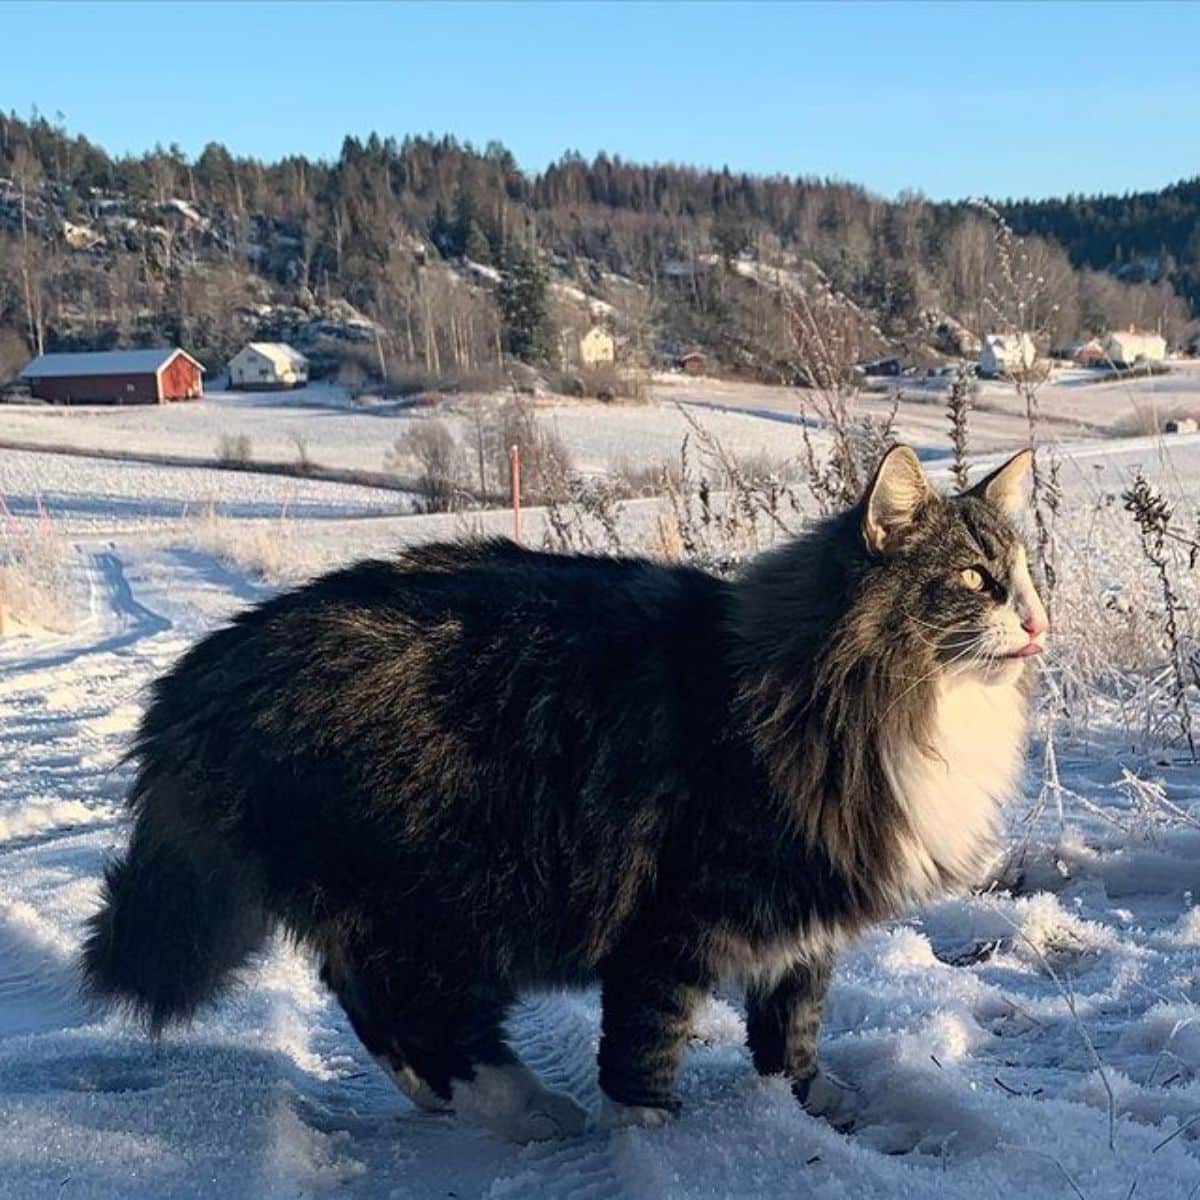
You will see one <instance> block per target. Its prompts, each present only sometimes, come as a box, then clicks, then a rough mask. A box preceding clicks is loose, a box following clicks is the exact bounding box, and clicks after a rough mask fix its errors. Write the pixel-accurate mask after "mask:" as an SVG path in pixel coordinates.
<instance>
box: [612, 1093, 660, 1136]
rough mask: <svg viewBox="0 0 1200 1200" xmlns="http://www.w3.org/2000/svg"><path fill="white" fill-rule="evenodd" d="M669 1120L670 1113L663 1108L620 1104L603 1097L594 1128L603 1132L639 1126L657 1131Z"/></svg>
mask: <svg viewBox="0 0 1200 1200" xmlns="http://www.w3.org/2000/svg"><path fill="white" fill-rule="evenodd" d="M670 1120H671V1112H670V1110H669V1109H665V1108H653V1107H651V1106H649V1105H645V1104H621V1103H620V1102H618V1101H616V1100H610V1099H609V1098H608V1097H607V1096H605V1097H604V1100H603V1102H602V1103H601V1105H600V1115H599V1117H597V1119H596V1128H597V1129H600V1130H603V1131H605V1132H608V1131H611V1130H613V1129H628V1128H629V1127H630V1126H631V1125H640V1126H641V1127H642V1128H644V1129H657V1128H658V1127H659V1126H660V1125H665V1124H666V1123H667V1122H668V1121H670Z"/></svg>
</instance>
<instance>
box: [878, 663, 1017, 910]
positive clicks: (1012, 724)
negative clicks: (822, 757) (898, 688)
mask: <svg viewBox="0 0 1200 1200" xmlns="http://www.w3.org/2000/svg"><path fill="white" fill-rule="evenodd" d="M1027 729H1028V715H1027V705H1026V700H1025V696H1024V693H1023V691H1022V689H1021V687H1020V686H1019V684H1018V683H1017V682H1016V681H1015V680H1013V681H1007V682H998V683H990V684H989V683H985V682H982V681H980V680H978V679H976V678H972V677H969V676H968V677H962V678H958V679H955V678H949V679H944V680H943V681H942V682H940V683H939V684H938V689H937V695H936V698H935V701H934V711H933V716H932V721H931V724H930V728H929V736H928V740H927V742H926V744H924V745H917V744H914V743H913V742H911V741H907V740H898V739H897V740H895V741H892V742H887V741H885V743H884V744H883V745H882V746H881V747H880V751H881V756H882V760H883V767H884V771H885V773H886V775H887V778H888V782H889V783H890V785H891V788H892V792H893V794H894V796H895V799H896V802H897V803H898V805H899V806H900V809H901V811H902V812H903V814H904V817H905V821H906V824H907V829H906V830H904V831H903V832H901V834H900V837H899V840H900V846H899V853H900V869H899V873H898V879H897V886H898V887H899V889H900V892H901V894H900V895H899V896H898V897H897V900H898V901H899V902H900V903H902V904H908V903H914V902H920V901H922V900H925V899H928V898H930V897H932V896H935V895H937V894H939V893H941V892H943V891H945V890H946V889H948V888H954V887H961V886H966V885H968V884H970V883H972V882H975V881H977V880H978V878H979V875H980V873H981V872H982V870H983V869H984V867H985V866H986V865H987V862H988V860H989V859H990V858H991V856H992V855H993V853H994V851H995V837H996V826H997V823H998V820H999V809H1000V805H1001V804H1002V803H1003V802H1004V801H1005V800H1007V799H1008V798H1009V797H1010V796H1011V795H1012V794H1013V792H1014V791H1015V789H1016V787H1017V784H1018V782H1019V779H1020V773H1021V767H1022V762H1023V758H1024V750H1025V742H1026V734H1027Z"/></svg>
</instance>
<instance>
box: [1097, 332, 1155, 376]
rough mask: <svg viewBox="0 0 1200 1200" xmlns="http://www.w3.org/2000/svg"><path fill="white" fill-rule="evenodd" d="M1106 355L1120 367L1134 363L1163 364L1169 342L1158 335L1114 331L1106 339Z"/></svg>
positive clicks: (1130, 365)
mask: <svg viewBox="0 0 1200 1200" xmlns="http://www.w3.org/2000/svg"><path fill="white" fill-rule="evenodd" d="M1104 353H1105V354H1106V355H1107V356H1108V358H1109V359H1110V360H1111V361H1112V362H1113V363H1114V364H1115V365H1116V366H1118V367H1132V366H1133V365H1134V363H1136V362H1138V361H1139V360H1141V361H1142V362H1162V361H1163V360H1164V359H1165V358H1166V357H1167V340H1166V338H1164V337H1161V336H1160V335H1159V334H1157V333H1134V332H1133V330H1127V331H1124V332H1122V331H1119V330H1114V331H1113V332H1112V333H1110V334H1109V335H1108V337H1106V338H1105V339H1104Z"/></svg>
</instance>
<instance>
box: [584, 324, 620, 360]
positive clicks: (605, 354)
mask: <svg viewBox="0 0 1200 1200" xmlns="http://www.w3.org/2000/svg"><path fill="white" fill-rule="evenodd" d="M616 358H617V344H616V342H615V341H613V335H612V334H611V333H609V332H608V330H607V329H605V328H604V326H603V325H593V326H592V327H591V329H589V330H588V331H587V333H585V334H584V335H583V337H581V338H580V339H579V361H580V363H581V364H582V365H583V366H585V367H600V366H604V365H606V364H607V363H611V362H615V361H616Z"/></svg>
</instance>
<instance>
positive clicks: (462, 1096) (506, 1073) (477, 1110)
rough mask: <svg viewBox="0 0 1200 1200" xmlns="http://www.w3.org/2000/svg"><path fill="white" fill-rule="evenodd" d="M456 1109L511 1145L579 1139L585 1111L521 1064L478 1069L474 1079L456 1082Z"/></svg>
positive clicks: (585, 1119)
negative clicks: (566, 1138)
mask: <svg viewBox="0 0 1200 1200" xmlns="http://www.w3.org/2000/svg"><path fill="white" fill-rule="evenodd" d="M453 1094H454V1111H455V1112H457V1113H458V1114H459V1115H460V1116H462V1117H465V1118H466V1119H467V1120H469V1121H476V1122H478V1123H479V1124H480V1125H482V1126H484V1127H485V1128H486V1129H490V1130H491V1131H492V1132H493V1133H494V1134H496V1135H498V1136H499V1137H502V1138H506V1139H507V1140H508V1141H510V1142H545V1141H549V1140H551V1139H552V1138H565V1137H576V1136H577V1135H579V1134H581V1133H582V1132H583V1130H584V1126H585V1125H586V1124H587V1113H586V1112H584V1110H583V1109H582V1108H581V1107H580V1106H579V1105H578V1104H576V1103H575V1101H574V1100H572V1099H571V1097H570V1096H567V1095H564V1094H563V1093H562V1092H552V1091H550V1089H549V1088H547V1087H545V1086H544V1085H543V1084H542V1082H541V1080H539V1079H538V1077H537V1076H536V1075H534V1074H533V1072H531V1071H530V1070H529V1069H528V1068H527V1067H525V1066H522V1065H521V1064H520V1063H513V1064H508V1065H505V1066H502V1067H492V1066H477V1067H476V1068H475V1077H474V1078H473V1079H470V1080H455V1082H454V1088H453Z"/></svg>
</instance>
